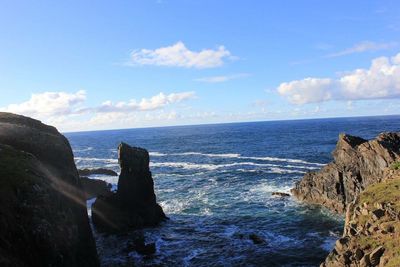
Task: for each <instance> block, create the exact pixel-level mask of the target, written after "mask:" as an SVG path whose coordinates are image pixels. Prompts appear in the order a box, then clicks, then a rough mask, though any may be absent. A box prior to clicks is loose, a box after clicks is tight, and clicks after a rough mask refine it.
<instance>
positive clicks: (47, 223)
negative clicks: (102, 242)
mask: <svg viewBox="0 0 400 267" xmlns="http://www.w3.org/2000/svg"><path fill="white" fill-rule="evenodd" d="M98 265H99V263H98V259H97V252H96V246H95V243H94V239H93V236H92V232H91V229H90V226H89V220H88V216H87V211H86V201H85V197H84V194H83V192H82V190H81V185H80V179H79V176H78V171H77V169H76V167H75V163H74V159H73V154H72V150H71V147H70V145H69V143H68V141H67V139H66V138H65V137H64V136H63V135H61V134H60V133H59V132H58V131H57V130H56V128H54V127H51V126H47V125H44V124H42V123H41V122H40V121H37V120H33V119H30V118H27V117H23V116H18V115H14V114H10V113H0V266H98Z"/></svg>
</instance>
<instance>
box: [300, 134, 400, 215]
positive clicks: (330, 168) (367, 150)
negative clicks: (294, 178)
mask: <svg viewBox="0 0 400 267" xmlns="http://www.w3.org/2000/svg"><path fill="white" fill-rule="evenodd" d="M333 158H334V160H333V162H331V163H329V164H328V165H326V166H324V167H323V168H322V169H321V170H320V171H318V172H309V173H307V174H306V175H305V176H304V178H303V179H302V180H301V181H299V182H298V183H297V184H296V185H295V188H293V189H292V193H293V195H294V196H295V197H297V198H298V199H299V200H301V201H304V202H308V203H314V204H321V205H323V206H325V207H327V208H329V209H331V210H333V211H335V212H338V213H343V212H345V210H346V206H347V205H348V204H349V203H351V202H352V201H353V200H354V199H355V198H356V196H357V195H358V194H359V193H360V192H361V191H362V190H364V189H365V188H366V187H367V186H369V185H371V184H374V183H377V182H379V181H381V180H382V178H383V174H384V170H385V168H387V167H389V166H390V165H391V164H392V163H393V162H395V161H396V160H398V159H399V158H400V133H382V134H380V135H379V136H378V137H377V138H376V139H374V140H371V141H367V140H364V139H362V138H359V137H355V136H351V135H345V134H341V135H340V136H339V141H338V142H337V145H336V149H335V151H334V152H333Z"/></svg>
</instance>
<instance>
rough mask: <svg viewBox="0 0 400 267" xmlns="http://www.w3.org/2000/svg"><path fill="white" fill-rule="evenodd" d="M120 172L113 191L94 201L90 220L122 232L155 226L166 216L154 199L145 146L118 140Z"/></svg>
mask: <svg viewBox="0 0 400 267" xmlns="http://www.w3.org/2000/svg"><path fill="white" fill-rule="evenodd" d="M118 161H119V165H120V167H121V174H120V176H119V181H118V189H117V192H116V193H113V194H112V195H110V196H101V197H99V198H97V200H96V202H95V203H94V204H93V207H92V212H93V217H92V218H93V223H94V224H95V225H96V227H97V228H98V229H99V230H102V231H107V232H121V231H125V230H128V229H138V228H142V227H146V226H155V225H157V224H159V223H160V222H161V221H163V220H164V219H166V216H165V214H164V212H163V210H162V208H161V207H160V206H159V205H158V204H157V202H156V195H155V194H154V183H153V179H152V176H151V172H150V169H149V163H150V158H149V153H148V152H147V150H145V149H142V148H137V147H131V146H129V145H127V144H125V143H121V144H120V145H119V147H118Z"/></svg>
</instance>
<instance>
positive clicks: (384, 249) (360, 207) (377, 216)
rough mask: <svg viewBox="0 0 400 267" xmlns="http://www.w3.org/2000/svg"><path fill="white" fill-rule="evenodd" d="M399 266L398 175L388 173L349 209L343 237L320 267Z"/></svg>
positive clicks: (399, 210)
mask: <svg viewBox="0 0 400 267" xmlns="http://www.w3.org/2000/svg"><path fill="white" fill-rule="evenodd" d="M337 266H349V267H353V266H354V267H356V266H361V267H373V266H380V267H383V266H385V267H397V266H400V171H394V170H392V171H389V172H388V174H386V175H385V177H384V180H383V181H382V182H379V183H376V184H374V185H371V186H369V187H368V188H367V189H366V190H365V191H363V192H362V193H361V194H360V195H359V196H358V197H357V198H356V200H355V201H354V202H353V203H351V204H350V205H348V208H347V212H346V222H345V227H344V233H343V237H342V238H340V239H339V240H337V241H336V245H335V248H334V249H333V250H332V251H331V253H329V255H328V257H327V258H326V260H325V262H324V263H322V264H321V267H337Z"/></svg>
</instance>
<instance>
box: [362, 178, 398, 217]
mask: <svg viewBox="0 0 400 267" xmlns="http://www.w3.org/2000/svg"><path fill="white" fill-rule="evenodd" d="M360 203H368V204H372V205H373V204H374V203H392V207H393V208H394V209H396V211H397V212H400V179H399V178H397V179H390V180H385V181H383V182H381V183H377V184H374V185H371V186H369V187H368V188H367V189H366V190H365V191H364V192H362V193H361V195H360Z"/></svg>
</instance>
